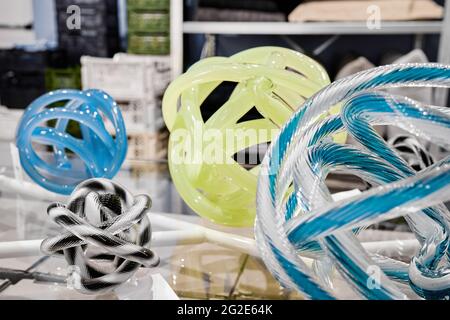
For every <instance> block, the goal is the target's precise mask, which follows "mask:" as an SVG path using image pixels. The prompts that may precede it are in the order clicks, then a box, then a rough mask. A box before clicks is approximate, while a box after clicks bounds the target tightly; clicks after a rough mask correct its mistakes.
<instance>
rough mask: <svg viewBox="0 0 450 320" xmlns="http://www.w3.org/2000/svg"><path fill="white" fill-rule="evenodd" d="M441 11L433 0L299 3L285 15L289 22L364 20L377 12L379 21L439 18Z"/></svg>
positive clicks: (440, 17) (344, 0)
mask: <svg viewBox="0 0 450 320" xmlns="http://www.w3.org/2000/svg"><path fill="white" fill-rule="evenodd" d="M443 11H444V10H443V8H442V7H441V6H440V5H438V4H437V3H435V2H434V1H433V0H375V1H373V0H358V1H355V0H352V1H348V0H343V1H340V0H335V1H308V2H305V3H300V4H299V5H298V7H297V8H295V9H294V10H293V11H292V12H291V13H290V14H289V16H288V20H289V21H291V22H304V21H345V22H348V21H364V22H365V21H367V20H368V17H370V14H371V12H372V15H373V17H375V14H376V13H377V12H378V13H379V18H380V19H381V21H383V22H385V21H411V20H434V19H442V17H443Z"/></svg>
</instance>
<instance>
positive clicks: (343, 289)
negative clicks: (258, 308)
mask: <svg viewBox="0 0 450 320" xmlns="http://www.w3.org/2000/svg"><path fill="white" fill-rule="evenodd" d="M9 149H10V148H9V146H8V144H6V143H1V142H0V154H1V155H2V156H1V157H0V174H3V175H6V176H9V177H14V176H15V175H17V172H16V173H15V170H14V168H13V166H12V163H11V158H12V157H11V156H10V151H9ZM16 168H17V166H16ZM16 171H17V169H16ZM23 176H24V179H25V180H29V179H28V177H26V175H25V174H23ZM114 181H116V182H119V183H120V184H122V185H123V186H125V187H126V188H127V189H128V190H130V191H131V192H132V193H133V194H148V195H149V196H150V197H151V198H152V208H151V210H150V214H152V213H155V214H156V213H158V214H162V215H165V216H168V217H172V218H174V219H177V220H179V221H185V222H190V223H193V224H196V225H201V226H205V227H207V228H211V229H214V230H219V231H223V232H227V233H233V234H238V235H241V236H245V237H249V238H253V229H252V228H229V227H223V226H219V225H216V224H214V223H212V222H209V221H207V220H206V219H203V218H201V217H199V216H198V215H196V214H195V213H194V212H193V211H192V210H191V209H190V208H189V207H188V206H187V205H186V204H185V203H184V201H183V200H182V199H181V197H180V195H179V194H178V192H177V190H176V188H175V186H174V184H173V182H172V180H171V178H170V173H169V170H168V166H167V163H165V162H164V161H135V162H126V163H125V165H124V166H123V167H122V169H121V171H120V172H119V173H118V175H117V176H116V177H115V178H114ZM327 183H328V185H329V187H330V188H331V189H334V190H335V191H336V192H337V191H342V190H344V189H347V190H350V189H354V188H359V189H360V190H363V188H364V185H361V184H360V182H358V181H353V180H349V181H344V180H343V178H342V177H340V178H337V179H332V180H330V181H329V182H328V181H327ZM50 203H51V201H45V200H36V199H33V198H29V197H26V196H23V195H17V194H14V193H11V192H8V190H4V189H3V190H1V188H0V217H1V219H0V242H9V241H19V240H38V239H44V238H46V237H49V236H54V235H57V234H60V233H61V232H62V230H61V228H60V227H59V226H58V225H57V224H55V223H54V222H52V221H51V220H50V219H49V218H48V216H47V213H46V212H47V211H46V209H47V207H48V206H49V204H50ZM152 231H153V232H157V231H167V230H164V229H161V228H160V227H159V226H156V227H155V226H152ZM402 234H405V238H410V237H411V236H412V235H411V234H410V233H406V232H402ZM361 235H362V236H364V234H363V233H361ZM381 236H382V237H383V238H385V239H384V240H388V239H390V238H392V237H394V238H397V237H398V233H396V234H395V235H394V234H391V233H389V232H386V233H382V235H381ZM370 237H372V236H370ZM370 237H369V238H370ZM376 237H377V238H379V237H380V233H378V234H377V236H376ZM402 237H403V236H402ZM365 241H372V239H369V240H365ZM151 248H152V250H154V251H155V252H156V253H157V254H158V255H159V256H160V259H161V261H160V264H159V265H158V266H157V267H155V268H140V269H139V271H138V272H137V273H136V275H135V276H133V277H132V278H131V279H130V280H129V281H128V282H127V283H125V284H124V285H122V286H119V287H118V288H116V289H115V290H114V291H112V292H110V293H107V294H89V295H87V294H82V293H79V292H78V291H76V290H75V289H73V288H72V286H71V285H70V282H69V284H67V283H62V284H61V283H56V282H55V281H52V279H53V278H55V277H56V278H58V279H61V278H63V279H66V278H67V275H69V274H70V272H71V269H70V268H68V266H67V263H66V261H65V260H64V259H63V258H60V257H53V256H51V257H48V256H44V255H36V256H27V257H19V258H17V257H16V258H3V259H2V258H0V299H172V298H180V299H302V296H301V295H300V294H299V293H297V292H293V291H290V290H287V289H285V288H283V287H282V286H280V284H279V283H278V282H277V281H276V280H275V279H274V278H273V276H272V275H271V273H270V272H269V271H268V270H267V269H266V267H265V265H264V262H263V261H262V260H261V259H260V258H258V257H255V256H251V255H248V254H244V253H241V252H239V251H237V250H233V249H229V248H226V247H223V246H220V245H217V244H213V243H208V242H203V243H197V244H186V243H182V242H180V241H178V242H175V243H171V245H167V246H153V245H152V246H151ZM16 271H28V272H30V273H33V272H34V273H40V274H44V275H45V276H49V277H46V278H45V277H44V278H45V279H40V280H39V281H35V280H33V279H22V280H20V281H17V282H16V281H11V280H4V279H2V277H3V278H4V275H5V274H11V272H12V273H14V272H16ZM2 273H3V274H2ZM334 274H337V273H334ZM52 277H53V278H52ZM41 278H42V277H41ZM334 278H335V279H333V281H334V282H333V285H334V289H335V292H338V293H339V297H340V298H344V299H353V298H357V296H356V295H355V294H354V292H352V290H351V289H349V288H348V286H347V285H346V284H344V283H345V282H344V281H343V280H342V279H341V278H340V277H339V276H336V277H334ZM148 279H152V281H153V282H152V283H153V288H154V289H157V290H156V291H155V290H151V289H149V280H148ZM155 279H160V280H162V279H163V280H162V285H161V281H160V280H158V281H159V282H158V285H156V284H155ZM159 287H161V288H163V287H167V288H168V291H170V293H171V294H172V295H168V294H167V293H166V292H165V290H162V289H161V290H160V289H158V288H159ZM130 292H135V293H136V294H130Z"/></svg>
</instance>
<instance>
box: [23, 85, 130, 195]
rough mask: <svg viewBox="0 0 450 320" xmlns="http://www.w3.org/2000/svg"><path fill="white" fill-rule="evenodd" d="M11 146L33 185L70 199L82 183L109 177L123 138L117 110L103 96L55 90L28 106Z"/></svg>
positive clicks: (123, 150) (119, 157)
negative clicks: (13, 147) (74, 190)
mask: <svg viewBox="0 0 450 320" xmlns="http://www.w3.org/2000/svg"><path fill="white" fill-rule="evenodd" d="M16 146H17V148H18V150H19V156H20V162H21V164H22V167H23V169H24V170H25V172H26V173H27V174H28V175H29V176H30V177H31V179H32V180H33V181H34V182H36V183H37V184H39V185H40V186H42V187H44V188H46V189H48V190H50V191H53V192H56V193H61V194H70V193H71V192H72V191H73V189H74V188H75V187H76V186H77V185H78V184H79V183H80V182H81V181H83V180H86V179H89V178H94V177H105V178H112V177H114V175H115V174H116V173H117V172H118V170H119V169H120V166H121V165H122V163H123V161H124V159H125V156H126V151H127V135H126V131H125V124H124V120H123V118H122V114H121V112H120V108H119V106H118V105H117V103H116V102H115V101H114V100H113V99H112V98H111V97H110V96H109V95H108V94H106V93H105V92H103V91H101V90H93V89H92V90H85V91H78V90H56V91H52V92H49V93H47V94H45V95H43V96H41V97H39V98H37V99H36V100H35V101H33V102H32V103H31V104H30V105H29V106H28V108H27V109H26V111H25V112H24V114H23V116H22V118H21V120H20V122H19V125H18V128H17V133H16ZM38 148H39V149H38ZM45 151H48V152H45Z"/></svg>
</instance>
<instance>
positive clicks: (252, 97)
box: [163, 47, 330, 226]
mask: <svg viewBox="0 0 450 320" xmlns="http://www.w3.org/2000/svg"><path fill="white" fill-rule="evenodd" d="M224 81H227V82H234V83H236V86H235V88H234V90H233V92H232V93H231V95H230V97H229V99H228V100H227V101H226V102H225V103H224V104H223V105H222V106H219V107H218V109H217V111H216V112H215V113H214V114H213V115H212V116H211V117H210V118H209V119H208V120H207V121H204V120H203V118H202V114H201V110H200V108H201V106H202V104H203V102H204V101H205V99H206V98H208V96H209V95H210V94H211V93H212V92H213V90H215V89H216V88H217V87H218V86H219V85H220V84H221V83H222V82H224ZM329 82H330V81H329V78H328V75H327V73H326V72H325V70H324V69H323V68H322V67H321V66H320V65H319V64H318V63H317V62H316V61H314V60H312V59H311V58H309V57H307V56H305V55H303V54H301V53H298V52H296V51H293V50H290V49H285V48H280V47H258V48H253V49H249V50H245V51H242V52H240V53H237V54H235V55H233V56H231V57H229V58H225V57H212V58H207V59H204V60H201V61H199V62H197V63H196V64H194V65H193V66H192V67H191V68H189V70H188V71H187V72H186V73H185V74H183V75H181V76H180V77H178V78H177V79H176V80H175V81H173V82H172V83H171V85H170V86H169V87H168V89H167V90H166V92H165V94H164V98H163V116H164V121H165V123H166V125H167V127H168V129H169V130H170V132H171V134H170V138H169V155H168V157H169V168H170V172H171V176H172V179H173V182H174V184H175V186H176V188H177V190H178V192H179V193H180V195H181V197H182V198H183V199H184V201H185V202H186V203H187V204H188V205H189V206H190V207H191V208H192V209H193V210H194V211H195V212H196V213H198V214H199V215H201V216H202V217H205V218H207V219H209V220H211V221H213V222H215V223H218V224H224V225H229V226H251V225H252V224H253V221H254V218H255V214H256V206H255V197H256V184H257V175H258V169H259V168H258V166H255V167H253V168H252V169H250V170H247V169H246V168H244V167H243V166H242V165H241V164H240V163H239V162H238V161H236V160H235V155H236V154H237V153H238V152H239V151H242V150H246V149H248V148H250V147H252V146H256V145H259V144H263V143H268V142H270V141H271V139H272V137H274V136H275V135H276V134H278V130H279V128H280V127H281V126H282V125H283V124H284V123H285V122H286V121H287V120H288V119H289V118H290V116H291V115H292V113H293V112H294V111H295V110H297V109H298V108H299V107H300V106H301V105H302V104H303V102H304V101H305V99H307V98H309V97H310V96H312V95H313V94H314V93H316V92H317V91H318V90H319V89H321V88H323V87H324V86H326V85H327V84H329ZM254 107H255V108H256V109H257V110H258V112H259V113H260V114H261V115H262V118H260V119H255V120H248V121H242V117H243V116H244V115H246V114H247V113H248V112H249V111H250V110H251V109H252V108H254Z"/></svg>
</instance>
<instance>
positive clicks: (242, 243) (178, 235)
mask: <svg viewBox="0 0 450 320" xmlns="http://www.w3.org/2000/svg"><path fill="white" fill-rule="evenodd" d="M41 242H42V240H23V241H10V242H0V259H5V258H19V257H26V256H39V255H41V251H40V246H41ZM205 242H208V243H214V244H217V245H220V246H223V247H226V248H229V249H234V250H236V251H239V252H242V253H246V254H249V255H252V256H256V257H258V256H259V253H258V250H257V248H256V242H255V241H254V240H253V239H250V238H247V237H242V236H239V235H235V234H228V233H224V232H220V231H216V230H211V229H207V228H205V229H204V230H202V228H196V229H194V230H176V231H159V232H154V233H153V234H152V247H164V246H174V245H186V244H198V243H205ZM362 245H363V247H364V248H365V249H366V250H367V251H368V252H371V253H377V254H380V255H384V256H390V257H398V256H399V255H401V256H411V255H412V254H414V253H415V252H416V251H417V250H418V248H419V243H418V242H417V241H416V240H415V239H412V240H397V241H378V242H365V243H362Z"/></svg>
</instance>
